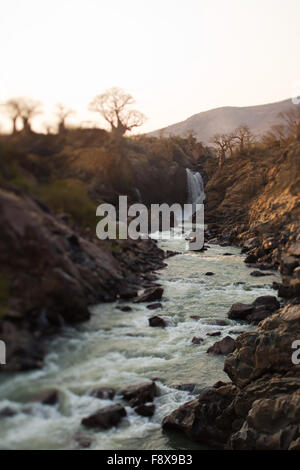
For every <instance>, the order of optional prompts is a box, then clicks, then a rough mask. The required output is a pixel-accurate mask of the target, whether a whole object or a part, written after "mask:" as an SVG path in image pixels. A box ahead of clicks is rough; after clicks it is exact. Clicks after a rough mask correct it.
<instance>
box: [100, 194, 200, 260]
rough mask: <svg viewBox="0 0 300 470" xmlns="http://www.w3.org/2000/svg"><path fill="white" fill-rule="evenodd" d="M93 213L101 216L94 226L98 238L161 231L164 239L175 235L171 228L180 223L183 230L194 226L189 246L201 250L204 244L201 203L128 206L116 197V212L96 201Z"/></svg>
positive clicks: (142, 235) (146, 235)
mask: <svg viewBox="0 0 300 470" xmlns="http://www.w3.org/2000/svg"><path fill="white" fill-rule="evenodd" d="M96 215H97V216H98V217H101V220H100V221H99V222H98V224H97V227H96V234H97V237H98V238H99V239H100V240H106V239H110V240H116V239H119V240H127V239H128V238H131V239H132V240H138V239H139V238H145V239H146V238H149V234H154V233H158V234H163V235H161V238H163V239H164V240H166V239H170V238H173V237H174V236H175V233H174V228H176V227H178V226H180V227H181V229H182V231H183V232H187V231H188V230H189V228H190V225H191V221H192V220H193V221H192V226H193V227H194V229H193V231H192V232H191V233H190V234H189V239H190V241H189V249H190V250H194V251H195V250H201V249H202V247H203V245H204V205H203V204H184V205H183V206H182V205H181V204H173V205H171V206H169V205H168V204H151V206H150V207H149V208H148V207H147V206H145V205H144V204H141V203H138V204H132V205H130V206H129V207H128V203H127V196H119V207H118V211H117V209H116V207H115V206H113V205H112V204H100V205H99V206H98V207H97V211H96Z"/></svg>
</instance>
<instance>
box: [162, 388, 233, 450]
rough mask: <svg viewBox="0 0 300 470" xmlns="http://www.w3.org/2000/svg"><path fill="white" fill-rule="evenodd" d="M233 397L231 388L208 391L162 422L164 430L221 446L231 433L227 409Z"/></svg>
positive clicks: (203, 442) (210, 444) (213, 445)
mask: <svg viewBox="0 0 300 470" xmlns="http://www.w3.org/2000/svg"><path fill="white" fill-rule="evenodd" d="M235 395H236V387H235V386H234V385H231V384H230V385H226V386H224V387H220V388H211V389H209V390H206V391H204V392H203V393H201V395H200V396H199V398H197V399H195V400H193V401H190V402H188V403H185V404H184V405H182V406H180V407H179V408H178V409H177V410H175V411H173V413H171V414H170V415H169V416H167V417H166V418H165V419H164V420H163V424H162V426H163V429H164V430H165V431H169V430H171V431H181V432H183V433H184V434H186V436H187V437H189V438H190V439H192V440H193V441H197V442H200V443H202V444H207V445H209V446H212V447H217V448H218V447H220V446H224V444H225V443H226V442H227V440H228V439H229V437H230V434H231V431H232V420H231V415H230V414H229V413H227V409H228V408H229V406H230V404H231V403H232V401H233V399H234V397H235Z"/></svg>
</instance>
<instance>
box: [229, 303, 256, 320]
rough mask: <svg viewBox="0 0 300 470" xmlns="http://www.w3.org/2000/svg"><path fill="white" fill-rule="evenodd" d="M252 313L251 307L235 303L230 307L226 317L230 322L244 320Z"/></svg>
mask: <svg viewBox="0 0 300 470" xmlns="http://www.w3.org/2000/svg"><path fill="white" fill-rule="evenodd" d="M252 311H253V305H249V304H242V303H236V304H233V305H232V307H231V308H230V310H229V312H228V313H227V315H228V318H230V319H231V320H246V318H247V317H248V315H249V314H250V313H252Z"/></svg>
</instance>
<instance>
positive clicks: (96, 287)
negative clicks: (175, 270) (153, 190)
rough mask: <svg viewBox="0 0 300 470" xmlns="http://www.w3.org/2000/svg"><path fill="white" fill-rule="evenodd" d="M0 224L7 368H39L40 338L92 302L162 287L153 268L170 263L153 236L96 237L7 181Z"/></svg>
mask: <svg viewBox="0 0 300 470" xmlns="http://www.w3.org/2000/svg"><path fill="white" fill-rule="evenodd" d="M0 223H1V227H2V228H1V233H0V243H1V250H0V301H1V305H0V339H1V340H3V341H5V343H6V353H7V357H6V362H7V364H6V365H4V366H1V371H5V370H6V371H7V370H25V369H32V368H36V367H40V366H41V365H42V363H43V356H44V351H43V342H42V341H41V338H42V337H43V336H44V335H47V334H51V333H53V332H55V331H57V330H58V329H59V328H60V327H61V326H62V325H64V324H76V323H78V322H81V321H84V320H88V319H89V318H90V312H89V308H88V307H89V306H90V305H93V304H95V303H98V302H107V301H112V300H115V299H117V298H124V299H129V298H133V297H135V296H136V295H137V293H138V292H139V290H141V289H143V288H144V289H145V288H152V289H153V291H154V292H155V291H156V290H158V291H159V292H161V291H160V288H158V287H154V286H155V284H154V283H153V280H152V277H151V276H150V277H149V274H148V273H149V272H150V271H152V270H154V269H159V268H162V267H163V266H164V262H163V261H164V252H163V251H162V250H160V249H159V248H158V247H157V245H156V244H155V243H154V242H153V241H152V240H137V241H134V240H125V241H123V240H122V241H121V240H113V241H108V242H100V241H95V242H93V241H91V240H88V239H86V238H83V237H82V236H80V235H79V234H77V233H75V232H74V230H72V228H71V227H69V226H68V225H66V224H65V223H64V222H63V221H62V219H61V218H59V217H57V216H56V215H55V214H54V213H52V212H51V211H50V210H49V209H48V208H47V206H45V205H44V204H43V203H41V202H40V201H38V200H36V199H34V198H33V197H31V196H29V195H26V194H24V192H22V191H20V190H18V189H16V188H14V187H11V186H8V185H4V184H2V186H1V187H0ZM3 286H4V287H5V288H4V287H3Z"/></svg>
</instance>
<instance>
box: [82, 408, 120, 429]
mask: <svg viewBox="0 0 300 470" xmlns="http://www.w3.org/2000/svg"><path fill="white" fill-rule="evenodd" d="M126 414H127V413H126V410H125V408H124V407H123V406H121V405H120V404H117V405H111V406H107V407H106V408H102V409H101V410H99V411H97V412H96V413H93V414H92V415H90V416H88V417H87V418H84V419H83V420H82V421H81V424H82V425H83V426H85V427H87V428H102V429H110V428H112V427H113V426H116V425H117V424H119V422H120V421H121V419H122V418H123V417H124V416H126Z"/></svg>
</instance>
